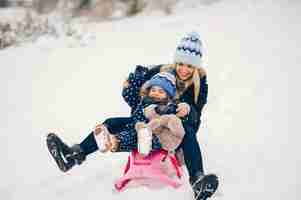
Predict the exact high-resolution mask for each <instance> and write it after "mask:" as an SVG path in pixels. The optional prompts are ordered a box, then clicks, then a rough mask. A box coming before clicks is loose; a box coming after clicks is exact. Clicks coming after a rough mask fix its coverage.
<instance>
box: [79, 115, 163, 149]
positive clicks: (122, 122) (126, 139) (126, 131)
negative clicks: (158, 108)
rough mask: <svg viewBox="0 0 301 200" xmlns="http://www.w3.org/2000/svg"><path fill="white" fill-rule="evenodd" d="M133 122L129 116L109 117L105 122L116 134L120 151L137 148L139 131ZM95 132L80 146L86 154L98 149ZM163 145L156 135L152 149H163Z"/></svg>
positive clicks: (110, 130)
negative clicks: (137, 131) (133, 125)
mask: <svg viewBox="0 0 301 200" xmlns="http://www.w3.org/2000/svg"><path fill="white" fill-rule="evenodd" d="M131 122H133V120H132V118H129V117H117V118H109V119H107V120H105V121H104V122H103V124H104V125H105V126H106V127H107V129H108V130H109V132H110V133H111V134H113V135H115V136H116V137H117V138H118V139H119V140H120V143H119V147H118V150H117V151H118V152H130V151H132V150H134V149H137V133H136V131H135V129H134V127H129V126H128V125H129V124H133V123H131ZM93 134H94V133H93V132H91V133H90V134H89V135H88V136H87V137H86V138H85V139H84V140H83V141H82V142H81V143H80V147H81V148H82V150H83V151H84V153H85V155H89V154H91V153H93V152H95V151H97V150H98V146H97V143H96V141H95V138H94V135H93ZM161 148H162V145H161V143H160V141H159V139H158V138H157V137H156V136H153V139H152V150H156V149H161Z"/></svg>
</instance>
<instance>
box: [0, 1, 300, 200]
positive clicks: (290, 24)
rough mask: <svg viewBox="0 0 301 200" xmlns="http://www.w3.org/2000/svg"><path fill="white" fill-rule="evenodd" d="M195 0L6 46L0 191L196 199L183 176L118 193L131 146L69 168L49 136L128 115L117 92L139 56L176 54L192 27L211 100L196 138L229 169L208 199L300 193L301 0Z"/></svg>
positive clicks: (160, 59)
mask: <svg viewBox="0 0 301 200" xmlns="http://www.w3.org/2000/svg"><path fill="white" fill-rule="evenodd" d="M187 7H190V6H187ZM187 7H185V5H184V6H183V5H179V8H178V9H179V11H178V12H177V13H178V14H177V15H172V16H168V17H166V16H162V15H158V14H154V15H150V16H137V17H132V18H127V19H123V20H120V21H113V22H103V23H99V24H87V25H84V30H85V31H86V32H87V34H86V37H85V38H83V39H82V40H81V42H82V43H81V44H77V43H76V42H75V41H74V40H68V39H66V38H62V39H57V40H54V39H53V38H47V37H44V38H40V40H39V41H37V42H36V43H33V44H26V45H24V46H22V47H11V48H8V49H6V50H3V51H0V62H1V67H0V70H1V73H0V80H1V81H0V83H1V84H0V91H1V92H2V98H1V99H0V105H1V111H2V112H1V114H0V120H1V125H0V132H1V134H0V150H1V151H0V158H1V170H0V177H1V181H0V196H1V199H5V200H19V199H27V198H34V199H46V200H48V199H49V200H52V199H56V200H67V199H77V200H79V199H82V198H85V199H89V200H90V199H91V200H92V199H93V200H95V199H141V198H144V199H147V200H151V199H167V198H168V199H174V200H180V199H181V200H183V199H185V200H189V199H191V197H192V196H191V194H190V191H189V187H188V185H187V184H186V185H185V186H184V187H183V188H181V189H179V190H173V189H170V188H163V189H160V190H155V191H154V190H149V189H146V188H139V189H130V190H128V191H126V192H124V193H122V194H116V193H114V192H112V187H113V181H114V180H115V179H116V178H118V177H119V176H120V174H121V172H122V166H123V164H124V163H125V161H126V156H127V154H106V155H103V154H101V153H96V154H94V155H92V156H90V157H89V158H88V161H87V162H85V163H84V164H83V165H82V166H80V167H76V168H74V170H72V171H71V172H70V173H68V174H62V173H60V172H59V171H58V169H57V168H56V166H55V165H54V163H53V161H52V160H51V158H50V155H49V154H48V152H47V151H46V146H45V141H44V140H45V135H46V133H47V132H49V131H50V130H55V131H56V132H58V133H59V134H60V135H61V136H62V138H63V139H64V140H65V141H67V142H68V143H69V144H73V143H76V142H79V141H80V140H81V139H83V138H84V137H85V136H86V135H87V134H88V133H89V131H90V130H91V129H92V127H93V126H94V125H95V123H96V122H97V121H103V120H104V119H106V118H107V117H110V116H119V115H121V116H127V115H128V112H129V108H128V106H127V105H126V104H125V103H124V102H123V100H122V98H121V94H120V93H121V85H122V82H123V80H124V78H125V77H126V76H127V74H128V72H129V71H131V70H133V69H134V66H135V65H136V64H160V63H168V62H171V61H172V56H173V52H174V50H175V47H176V44H177V42H178V41H179V39H180V38H181V37H182V36H183V35H184V34H185V33H186V32H188V31H191V30H196V31H198V32H199V33H200V34H201V37H202V39H203V42H204V46H205V47H204V48H205V53H204V54H205V59H204V66H205V67H206V69H207V71H208V79H209V80H208V81H209V99H208V104H207V106H206V109H205V112H204V114H203V119H202V121H203V123H202V127H201V129H200V130H199V141H200V144H201V147H202V150H203V157H204V159H205V161H204V162H205V168H206V171H207V172H215V173H217V174H218V175H219V176H220V177H221V178H220V179H221V186H220V189H219V191H218V192H217V195H216V196H214V197H213V198H212V199H220V200H222V199H231V200H234V199H235V200H240V199H244V200H254V199H258V198H259V199H273V200H278V199H279V200H282V199H284V198H287V199H294V200H297V199H300V197H301V196H300V191H298V187H300V184H301V183H300V177H298V173H297V170H298V169H299V167H300V164H301V163H300V159H298V157H299V156H298V154H297V152H298V150H300V148H299V147H298V139H300V137H299V136H298V131H297V130H299V129H297V127H296V128H294V127H292V124H291V123H292V122H294V121H293V120H294V119H292V118H289V112H290V114H291V113H292V112H293V109H294V110H295V106H292V105H293V103H297V102H298V100H299V99H300V94H298V90H297V88H296V89H294V86H296V85H297V83H298V82H299V81H298V79H297V74H299V72H300V70H299V67H300V64H301V57H300V53H299V52H300V50H301V49H300V47H301V39H300V34H301V29H300V19H301V16H300V14H299V13H300V9H301V4H300V3H299V2H298V1H287V2H286V1H280V0H278V1H269V0H265V1H249V2H241V3H239V2H237V1H235V0H225V1H219V2H217V3H214V4H211V5H208V6H198V7H194V8H187ZM297 81H298V82H297ZM293 89H294V90H293ZM289 97H290V98H289ZM297 107H298V106H297ZM297 107H296V108H297ZM297 117H298V115H295V118H297ZM289 122H290V129H289ZM293 131H294V132H293Z"/></svg>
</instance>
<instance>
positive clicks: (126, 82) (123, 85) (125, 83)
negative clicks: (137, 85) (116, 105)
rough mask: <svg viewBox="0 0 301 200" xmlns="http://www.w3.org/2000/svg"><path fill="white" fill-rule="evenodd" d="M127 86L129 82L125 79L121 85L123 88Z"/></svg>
mask: <svg viewBox="0 0 301 200" xmlns="http://www.w3.org/2000/svg"><path fill="white" fill-rule="evenodd" d="M129 86H130V83H129V81H128V80H125V81H124V82H123V84H122V87H123V88H128V87H129Z"/></svg>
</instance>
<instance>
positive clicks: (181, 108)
mask: <svg viewBox="0 0 301 200" xmlns="http://www.w3.org/2000/svg"><path fill="white" fill-rule="evenodd" d="M176 112H177V114H176V115H177V116H178V117H186V116H187V115H188V114H189V112H190V106H189V104H187V103H179V104H178V108H177V110H176Z"/></svg>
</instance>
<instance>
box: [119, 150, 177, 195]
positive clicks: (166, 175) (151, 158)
mask: <svg viewBox="0 0 301 200" xmlns="http://www.w3.org/2000/svg"><path fill="white" fill-rule="evenodd" d="M168 162H169V163H168ZM181 177H182V169H181V167H180V165H179V163H178V160H177V159H176V157H175V155H174V154H170V153H168V152H167V151H165V150H163V149H162V150H157V151H154V152H151V153H150V154H149V155H147V156H145V157H142V156H141V155H140V154H139V153H138V152H137V150H134V151H132V152H131V154H130V155H129V157H128V162H127V164H126V167H125V170H124V174H123V176H122V177H121V178H120V179H118V180H117V181H116V182H115V188H116V189H117V191H122V190H123V189H125V186H126V185H127V184H128V183H129V182H130V181H138V182H139V181H140V182H143V181H149V180H154V181H158V182H161V183H164V184H167V185H170V186H172V187H174V188H178V187H179V186H181V185H182V180H181Z"/></svg>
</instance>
